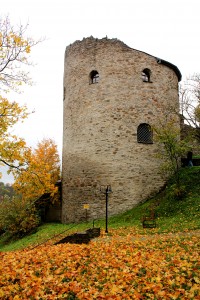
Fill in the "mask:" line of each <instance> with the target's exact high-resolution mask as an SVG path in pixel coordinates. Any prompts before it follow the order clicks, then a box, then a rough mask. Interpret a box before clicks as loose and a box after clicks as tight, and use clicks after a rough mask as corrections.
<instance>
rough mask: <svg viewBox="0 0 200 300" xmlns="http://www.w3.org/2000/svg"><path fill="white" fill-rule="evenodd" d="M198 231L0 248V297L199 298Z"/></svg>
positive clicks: (118, 234)
mask: <svg viewBox="0 0 200 300" xmlns="http://www.w3.org/2000/svg"><path fill="white" fill-rule="evenodd" d="M199 236H200V232H199V231H196V232H195V234H194V235H191V234H185V235H184V234H180V235H178V234H176V235H172V236H170V235H162V236H161V235H155V236H143V237H139V236H137V237H136V236H135V235H134V232H133V233H131V232H129V234H128V235H126V232H123V230H115V231H113V232H112V236H111V237H101V238H98V239H96V240H93V241H92V242H90V243H89V244H88V245H75V244H59V245H55V246H54V245H43V246H39V247H37V248H34V249H32V250H30V249H25V250H21V251H15V252H4V253H3V252H1V253H0V256H1V264H0V299H68V300H73V299H74V300H75V299H86V300H90V299H91V300H92V299H119V300H121V299H127V300H128V299H155V300H156V299H157V300H159V299H160V300H161V299H180V300H184V299H185V300H188V299H195V300H197V299H200V261H199V240H200V239H199Z"/></svg>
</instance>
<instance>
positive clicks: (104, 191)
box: [100, 185, 112, 233]
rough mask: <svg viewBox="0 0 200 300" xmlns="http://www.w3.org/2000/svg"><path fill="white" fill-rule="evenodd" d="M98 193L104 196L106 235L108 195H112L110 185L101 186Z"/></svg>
mask: <svg viewBox="0 0 200 300" xmlns="http://www.w3.org/2000/svg"><path fill="white" fill-rule="evenodd" d="M100 192H101V193H103V194H105V195H106V230H105V232H106V233H108V194H110V193H112V189H111V186H110V185H107V186H106V187H105V186H101V187H100Z"/></svg>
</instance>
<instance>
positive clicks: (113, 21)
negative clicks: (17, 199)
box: [0, 0, 200, 182]
mask: <svg viewBox="0 0 200 300" xmlns="http://www.w3.org/2000/svg"><path fill="white" fill-rule="evenodd" d="M199 11H200V1H199V0H100V1H98V0H97V1H94V0H56V1H55V0H40V1H39V0H17V1H16V0H1V12H0V16H1V17H2V18H3V17H4V16H7V15H9V17H10V20H11V23H13V24H19V23H22V24H24V25H25V24H27V23H29V29H28V35H29V36H31V37H33V38H35V39H39V38H41V37H45V38H46V40H45V41H44V42H42V43H41V44H39V45H37V46H36V47H35V48H34V49H33V51H32V53H31V60H32V61H33V62H34V63H36V64H37V65H36V66H34V67H33V68H30V73H31V76H32V78H33V81H34V82H35V85H34V86H32V87H29V86H28V87H26V88H24V93H23V94H21V95H12V99H11V100H14V99H17V100H18V102H19V103H21V104H23V103H26V104H27V105H28V107H29V109H30V110H33V109H34V110H35V113H34V114H33V115H32V116H30V117H29V119H28V120H26V121H25V122H24V124H23V125H20V126H18V128H17V133H18V135H19V136H22V137H24V138H25V140H26V141H27V143H28V144H29V145H31V146H33V147H34V146H36V144H37V142H38V141H41V140H42V139H43V138H44V137H45V138H53V139H54V140H55V142H56V144H57V145H58V149H59V153H60V154H61V152H62V117H63V115H62V104H63V71H64V70H63V68H64V52H65V48H66V46H68V45H69V44H71V43H73V42H74V41H75V40H82V39H83V37H88V36H91V35H92V36H93V37H96V38H103V37H105V36H107V37H108V38H118V39H120V40H121V41H123V42H124V43H125V44H127V45H128V46H130V47H132V48H135V49H138V50H141V51H144V52H147V53H149V54H151V55H154V56H157V57H160V58H162V59H164V60H167V61H169V62H171V63H173V64H175V65H176V66H177V67H178V68H179V69H180V71H181V73H182V75H183V79H185V78H186V77H187V76H189V75H191V74H193V73H195V72H200V41H199V36H200V17H199ZM8 98H9V96H8ZM1 180H2V179H1ZM3 180H4V181H5V182H8V181H9V179H8V178H7V177H4V178H3Z"/></svg>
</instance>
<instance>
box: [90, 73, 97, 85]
mask: <svg viewBox="0 0 200 300" xmlns="http://www.w3.org/2000/svg"><path fill="white" fill-rule="evenodd" d="M98 82H99V73H98V72H97V71H96V70H93V71H91V72H90V84H92V83H98Z"/></svg>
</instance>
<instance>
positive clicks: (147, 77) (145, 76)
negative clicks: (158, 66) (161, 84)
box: [142, 69, 151, 82]
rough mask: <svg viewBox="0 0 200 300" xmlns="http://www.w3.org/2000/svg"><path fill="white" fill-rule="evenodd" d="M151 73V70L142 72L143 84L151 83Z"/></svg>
mask: <svg viewBox="0 0 200 300" xmlns="http://www.w3.org/2000/svg"><path fill="white" fill-rule="evenodd" d="M150 75H151V71H150V70H149V69H144V70H143V71H142V80H143V82H150Z"/></svg>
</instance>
